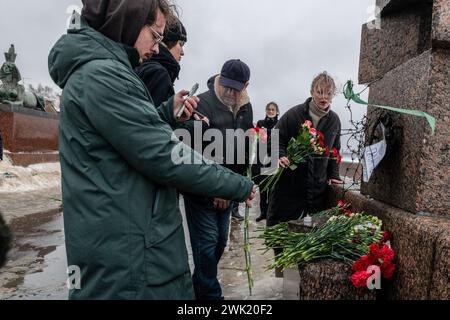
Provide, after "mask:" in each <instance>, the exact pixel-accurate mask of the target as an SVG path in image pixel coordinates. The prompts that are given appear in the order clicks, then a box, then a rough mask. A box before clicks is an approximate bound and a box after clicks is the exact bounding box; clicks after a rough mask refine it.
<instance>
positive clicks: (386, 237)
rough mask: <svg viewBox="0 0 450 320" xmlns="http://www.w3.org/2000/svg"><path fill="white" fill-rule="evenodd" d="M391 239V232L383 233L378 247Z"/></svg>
mask: <svg viewBox="0 0 450 320" xmlns="http://www.w3.org/2000/svg"><path fill="white" fill-rule="evenodd" d="M391 239H392V232H390V231H385V232H383V239H381V240H380V245H382V244H384V243H386V242H388V241H389V240H391Z"/></svg>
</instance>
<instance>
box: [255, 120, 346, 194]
mask: <svg viewBox="0 0 450 320" xmlns="http://www.w3.org/2000/svg"><path fill="white" fill-rule="evenodd" d="M324 140H325V137H324V136H323V134H322V132H320V131H317V130H316V129H315V128H313V127H312V122H311V121H305V123H303V124H302V127H301V129H300V131H299V133H298V135H297V137H296V138H292V139H291V140H290V141H289V143H288V146H287V150H286V151H287V155H286V157H287V158H288V159H289V161H290V163H291V164H290V166H289V167H288V168H289V169H290V170H295V169H297V168H298V166H299V165H300V163H301V162H304V161H305V160H306V158H307V157H310V156H324V155H325V156H326V157H329V156H330V155H331V158H332V159H333V160H336V163H338V164H339V163H340V162H341V160H342V157H341V156H340V154H339V151H338V150H337V149H336V148H333V149H332V151H331V154H330V150H329V148H328V146H327V147H325V145H324ZM285 169H286V168H282V167H281V168H277V170H276V171H275V172H274V173H273V174H272V175H269V176H267V177H266V178H265V179H263V180H262V181H261V192H264V191H266V190H268V189H273V188H274V187H275V185H276V184H277V183H278V180H280V177H281V175H282V174H283V172H284V170H285Z"/></svg>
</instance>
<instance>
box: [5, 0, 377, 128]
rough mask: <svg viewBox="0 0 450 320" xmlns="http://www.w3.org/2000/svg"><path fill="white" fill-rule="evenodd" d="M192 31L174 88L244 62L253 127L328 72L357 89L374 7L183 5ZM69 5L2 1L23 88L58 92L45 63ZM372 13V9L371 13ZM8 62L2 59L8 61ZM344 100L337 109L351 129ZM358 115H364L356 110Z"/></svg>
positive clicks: (226, 1)
mask: <svg viewBox="0 0 450 320" xmlns="http://www.w3.org/2000/svg"><path fill="white" fill-rule="evenodd" d="M176 2H177V4H178V6H179V7H180V9H181V10H180V14H181V20H182V21H183V23H184V24H185V26H186V28H187V32H188V43H187V44H186V47H185V53H186V55H185V57H184V59H183V61H182V63H181V65H182V70H181V74H180V79H179V80H178V81H177V83H176V88H177V89H181V88H186V89H190V87H191V86H192V85H193V84H194V83H195V82H198V83H199V84H200V90H199V92H203V91H205V90H206V81H207V80H208V78H209V77H210V76H212V75H214V74H217V73H219V72H220V68H221V66H222V64H223V63H224V62H225V61H226V60H227V59H231V58H240V59H241V60H243V61H245V62H246V63H247V64H248V65H249V66H250V68H251V71H252V77H251V80H250V82H251V83H250V87H249V93H250V97H251V101H252V104H253V108H254V112H255V121H256V120H258V119H262V118H263V117H264V107H265V105H266V103H267V102H269V101H271V100H274V101H276V102H277V103H279V105H280V107H281V111H282V112H284V111H287V110H288V109H289V108H290V107H292V106H294V105H296V104H299V103H302V102H304V101H305V99H306V98H308V96H309V87H310V83H311V80H312V78H313V76H314V75H315V74H317V73H319V72H321V71H324V70H327V71H328V72H330V73H331V74H332V75H333V76H334V77H335V78H336V79H337V81H338V83H339V84H340V85H342V84H344V83H345V81H346V80H347V79H353V80H354V81H355V82H357V74H358V62H359V51H360V50H359V46H360V37H361V25H362V24H364V23H365V22H367V21H368V20H369V19H370V17H371V13H370V8H371V7H373V5H374V3H375V0H344V1H337V0H303V1H300V0H277V1H269V0H177V1H176ZM70 5H78V6H80V7H81V1H79V0H39V1H35V0H1V1H0V12H2V19H0V34H1V36H0V51H1V52H5V51H6V50H7V49H8V48H9V45H10V44H11V43H14V44H15V46H16V50H17V52H18V54H19V56H18V58H17V65H18V66H19V68H20V70H21V73H22V77H24V78H25V82H26V83H27V84H28V83H32V84H38V83H42V84H47V85H51V86H55V85H54V84H53V82H52V80H51V79H50V77H49V75H48V71H47V56H48V53H49V51H50V49H51V47H52V46H53V44H54V43H55V42H56V40H57V39H58V38H59V37H60V36H61V35H62V34H64V33H65V29H66V22H67V20H68V18H69V14H68V13H67V9H68V7H69V6H70ZM372 10H373V8H372ZM1 61H3V55H2V59H1ZM344 105H345V101H344V99H343V98H342V95H340V96H338V97H337V98H336V99H335V100H334V103H333V109H334V110H335V111H337V112H338V114H339V115H340V116H341V119H342V122H343V126H344V127H346V126H347V123H346V122H347V121H348V112H347V111H345V109H344V108H343V106H344ZM354 110H355V112H356V115H357V116H361V115H362V114H363V113H364V112H365V108H363V107H359V106H357V105H355V106H354Z"/></svg>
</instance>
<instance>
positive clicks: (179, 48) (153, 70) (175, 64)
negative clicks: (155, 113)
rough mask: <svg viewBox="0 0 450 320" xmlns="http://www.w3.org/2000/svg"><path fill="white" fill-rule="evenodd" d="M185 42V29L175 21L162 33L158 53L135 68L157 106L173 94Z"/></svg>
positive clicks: (179, 22)
mask: <svg viewBox="0 0 450 320" xmlns="http://www.w3.org/2000/svg"><path fill="white" fill-rule="evenodd" d="M186 41H187V34H186V29H185V28H184V26H183V24H182V23H181V21H180V20H178V19H176V21H174V23H172V25H171V26H170V27H169V28H166V31H165V32H164V39H163V40H162V43H161V46H160V47H159V53H158V54H156V55H154V56H152V57H151V58H150V59H148V60H146V61H144V63H143V64H142V65H140V66H139V67H138V68H136V73H137V74H138V76H139V77H140V78H141V79H142V81H143V82H144V83H145V86H146V87H147V89H148V91H149V92H150V95H151V96H152V98H153V102H154V103H155V105H157V106H159V105H160V104H161V103H163V102H165V101H167V100H168V99H169V98H170V97H172V96H173V95H174V94H175V90H174V83H175V80H176V79H178V76H179V74H180V61H181V58H182V57H183V56H184V50H183V46H184V45H185V43H186Z"/></svg>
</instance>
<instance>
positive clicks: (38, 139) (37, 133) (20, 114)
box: [0, 105, 59, 165]
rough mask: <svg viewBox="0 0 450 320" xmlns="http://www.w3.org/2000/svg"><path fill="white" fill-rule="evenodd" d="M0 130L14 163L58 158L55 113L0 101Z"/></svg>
mask: <svg viewBox="0 0 450 320" xmlns="http://www.w3.org/2000/svg"><path fill="white" fill-rule="evenodd" d="M0 130H1V132H2V137H3V146H4V148H5V149H6V150H7V151H8V152H5V154H6V155H7V156H9V157H10V159H11V160H12V162H13V163H14V164H16V165H29V164H32V163H39V162H42V161H43V162H53V161H58V134H59V115H57V114H49V113H45V112H41V111H36V110H31V109H27V108H23V107H19V106H12V105H0Z"/></svg>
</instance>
